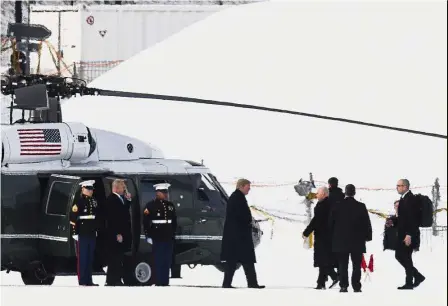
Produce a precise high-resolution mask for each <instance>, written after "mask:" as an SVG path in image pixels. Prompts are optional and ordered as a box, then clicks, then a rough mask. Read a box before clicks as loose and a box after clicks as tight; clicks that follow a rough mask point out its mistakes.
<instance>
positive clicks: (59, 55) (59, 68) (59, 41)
mask: <svg viewBox="0 0 448 306" xmlns="http://www.w3.org/2000/svg"><path fill="white" fill-rule="evenodd" d="M58 75H59V76H61V11H58Z"/></svg>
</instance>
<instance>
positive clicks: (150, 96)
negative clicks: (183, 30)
mask: <svg viewBox="0 0 448 306" xmlns="http://www.w3.org/2000/svg"><path fill="white" fill-rule="evenodd" d="M97 91H98V93H99V95H101V96H112V97H126V98H140V99H154V100H169V101H178V102H186V103H198V104H207V105H218V106H227V107H237V108H245V109H255V110H261V111H267V112H275V113H283V114H290V115H297V116H304V117H311V118H317V119H324V120H331V121H339V122H345V123H351V124H357V125H364V126H370V127H375V128H381V129H387V130H393V131H398V132H404V133H411V134H417V135H423V136H429V137H436V138H442V139H447V135H442V134H436V133H429V132H423V131H417V130H411V129H405V128H399V127H393V126H387V125H381V124H376V123H369V122H364V121H357V120H351V119H345V118H338V117H329V116H323V115H317V114H310V113H303V112H298V111H292V110H287V109H279V108H272V107H265V106H257V105H250V104H239V103H233V102H223V101H217V100H209V99H199V98H190V97H182V96H170V95H160V94H148V93H135V92H126V91H116V90H101V89H97Z"/></svg>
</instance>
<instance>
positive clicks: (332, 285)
mask: <svg viewBox="0 0 448 306" xmlns="http://www.w3.org/2000/svg"><path fill="white" fill-rule="evenodd" d="M337 283H339V279H337V278H336V279H334V280H333V283H331V286H330V287H329V289H331V288H333V287H334V286H336V285H337Z"/></svg>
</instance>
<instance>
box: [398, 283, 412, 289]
mask: <svg viewBox="0 0 448 306" xmlns="http://www.w3.org/2000/svg"><path fill="white" fill-rule="evenodd" d="M397 289H398V290H412V289H414V285H410V284H407V285H404V286H401V287H398V288H397Z"/></svg>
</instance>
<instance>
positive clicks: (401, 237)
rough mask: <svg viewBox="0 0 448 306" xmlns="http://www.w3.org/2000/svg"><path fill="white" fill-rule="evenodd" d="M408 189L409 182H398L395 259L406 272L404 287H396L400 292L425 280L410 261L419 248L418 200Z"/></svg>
mask: <svg viewBox="0 0 448 306" xmlns="http://www.w3.org/2000/svg"><path fill="white" fill-rule="evenodd" d="M409 188H410V183H409V180H407V179H402V180H399V181H398V183H397V192H398V193H399V194H400V195H401V199H400V202H399V204H398V219H397V247H396V250H395V258H396V259H397V261H398V262H399V263H400V264H401V265H402V266H403V268H404V269H405V271H406V283H405V285H404V286H401V287H398V289H400V290H403V289H407V290H412V289H414V288H415V287H418V286H419V285H420V284H421V283H422V282H423V281H424V280H425V277H424V276H423V275H422V274H421V273H420V272H419V271H418V270H417V269H416V268H415V267H414V263H413V261H412V253H413V252H414V250H415V249H418V248H419V247H420V229H419V224H420V223H419V216H420V213H419V203H418V199H417V198H416V196H415V195H414V194H413V193H412V192H411V191H410V190H409Z"/></svg>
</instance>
